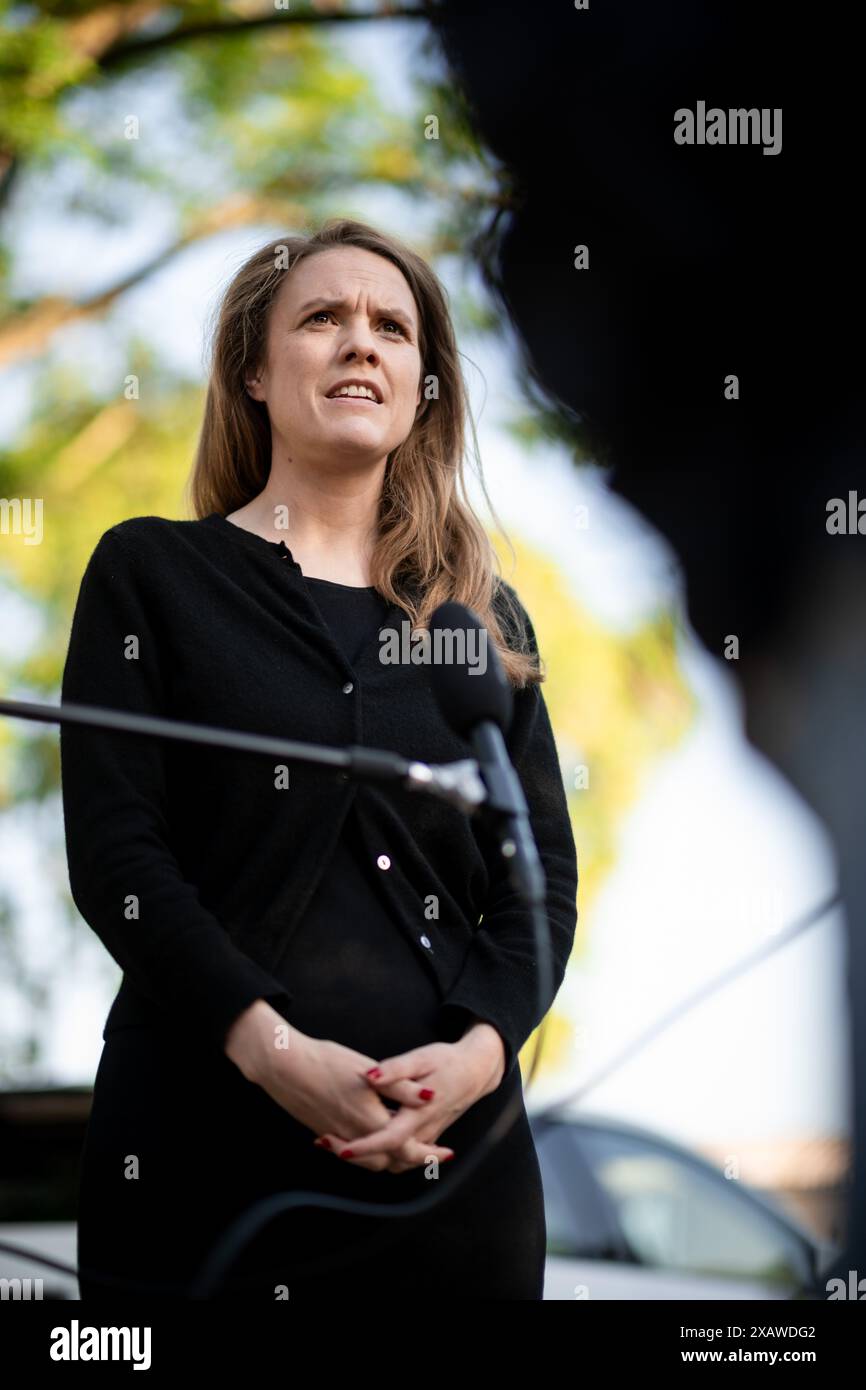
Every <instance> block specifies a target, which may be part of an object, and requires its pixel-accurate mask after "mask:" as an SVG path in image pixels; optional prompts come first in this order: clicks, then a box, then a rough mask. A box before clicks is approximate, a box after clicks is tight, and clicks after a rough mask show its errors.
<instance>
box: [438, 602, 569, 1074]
mask: <svg viewBox="0 0 866 1390" xmlns="http://www.w3.org/2000/svg"><path fill="white" fill-rule="evenodd" d="M510 592H511V593H512V595H513V596H514V597H515V599H516V595H515V594H514V590H513V589H512V590H511V591H510ZM517 602H518V604H519V612H520V614H521V617H522V621H523V622H524V623H525V625H526V632H527V636H528V639H529V645H530V649H531V650H532V651H533V652H535V653H536V654H537V652H538V644H537V641H536V637H535V630H534V628H533V626H532V623H531V621H530V619H529V615H528V614H527V612H526V609H525V608H524V607H523V605H522V604H520V603H519V600H517ZM505 742H506V746H507V748H508V751H509V753H510V755H511V759H512V762H513V764H514V766H515V768H516V770H517V773H518V776H519V778H520V782H521V785H522V787H523V791H524V794H525V796H526V801H527V805H528V807H529V818H530V824H531V827H532V831H533V834H534V836H535V841H536V844H537V846H538V853H539V856H540V858H541V862H542V867H543V868H544V873H545V877H546V906H547V915H548V923H549V927H550V948H551V951H552V966H553V969H552V979H551V988H550V989H549V991H548V992H547V997H546V998H545V999H544V1000H543V1001H542V1003H541V1006H540V1007H539V1002H538V972H537V948H536V944H535V933H534V930H533V923H532V918H531V915H530V913H529V912H528V911H527V908H526V905H525V903H524V902H523V899H522V898H521V897H520V895H519V894H518V893H517V892H516V891H515V890H514V888H512V887H511V884H510V883H509V881H508V869H507V864H506V863H505V861H504V860H502V859H501V858H499V859H498V861H497V862H494V863H493V867H492V871H491V881H490V886H489V891H488V896H487V901H486V903H485V906H484V913H483V920H482V922H481V925H480V926H479V927H478V928H476V931H475V936H474V938H473V940H472V942H471V944H470V946H469V949H468V950H467V952H466V955H465V957H464V961H463V965H462V968H461V971H460V974H459V975H458V977H457V979H456V980H455V982H454V984H453V985H452V987H451V989H450V990H449V992H448V994H447V995H446V997H445V999H444V1001H443V1003H442V1006H441V1019H442V1021H443V1023H444V1024H445V1025H446V1027H447V1028H448V1029H453V1028H455V1027H460V1025H461V1023H462V1022H464V1023H465V1020H466V1018H467V1016H468V1015H471V1016H472V1017H474V1018H476V1019H479V1020H484V1021H486V1022H487V1023H489V1024H490V1025H491V1026H492V1027H493V1028H494V1029H495V1030H496V1032H497V1033H498V1034H499V1036H500V1037H501V1039H502V1043H503V1046H504V1049H505V1067H504V1073H503V1074H507V1073H508V1072H509V1071H510V1070H511V1068H512V1067H513V1066H514V1064H515V1063H516V1061H517V1056H518V1053H519V1052H520V1049H521V1048H522V1047H523V1044H524V1043H525V1042H526V1040H527V1038H528V1037H529V1036H530V1034H531V1033H532V1031H533V1029H535V1028H536V1027H537V1026H538V1024H539V1023H540V1022H541V1020H542V1018H543V1017H544V1015H545V1013H546V1012H547V1010H548V1009H549V1007H550V1005H551V1004H552V1002H553V1000H554V998H555V997H556V994H557V992H558V990H559V987H560V985H561V984H562V980H563V978H564V976H565V969H566V966H567V964H568V960H569V957H570V955H571V950H572V947H573V944H574V934H575V928H576V925H577V903H576V898H577V881H578V874H577V851H576V848H575V843H574V833H573V831H572V828H571V820H570V817H569V813H568V804H567V802H566V798H565V788H564V786H563V781H562V773H561V771H560V767H559V756H558V753H557V749H556V742H555V739H554V736H553V730H552V728H551V724H550V716H549V714H548V711H547V705H546V702H545V700H544V696H543V693H542V690H541V687H540V686H539V685H533V686H528V687H526V688H525V689H523V690H518V691H515V692H514V718H513V720H512V724H511V728H510V729H509V731H508V734H507V735H506V740H505Z"/></svg>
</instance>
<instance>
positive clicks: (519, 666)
mask: <svg viewBox="0 0 866 1390" xmlns="http://www.w3.org/2000/svg"><path fill="white" fill-rule="evenodd" d="M336 246H357V247H360V248H361V249H362V250H364V251H372V252H373V253H374V254H375V255H377V256H383V257H384V258H385V259H386V260H388V261H391V262H392V264H393V265H395V266H397V268H398V269H399V270H400V271H402V273H403V275H404V276H405V278H406V280H407V282H408V284H409V287H410V289H411V291H412V294H413V295H414V297H415V303H416V305H417V308H418V316H419V349H420V354H421V362H422V380H424V381H425V382H427V383H428V384H429V383H433V386H432V390H431V389H430V387H429V385H428V390H427V391H424V392H422V409H421V410H419V412H418V414H417V416H416V419H415V422H414V424H413V426H412V429H411V430H410V432H409V434H408V436H407V437H406V439H404V440H403V442H402V444H399V445H398V446H397V448H395V449H394V450H392V452H391V453H390V454H389V455H388V459H387V463H386V468H385V474H384V478H383V483H382V492H381V497H380V501H379V512H378V525H377V532H376V538H375V542H374V548H373V552H372V555H371V559H370V579H371V583H372V584H373V585H374V587H375V588H376V589H377V590H378V592H379V593H380V594H382V595H383V597H385V598H386V599H387V600H388V601H389V602H391V603H397V604H398V605H399V606H400V607H402V608H403V609H404V611H405V612H406V613H407V614H408V615H409V617H410V619H411V622H412V628H413V629H415V628H428V627H429V619H430V616H431V614H432V613H433V611H434V610H435V609H436V608H437V607H438V605H439V604H440V603H444V602H446V601H447V600H454V601H455V602H457V603H462V604H465V605H466V606H467V607H469V608H472V609H473V610H474V611H475V612H476V613H477V614H478V616H479V618H480V619H481V621H482V622H483V623H484V625H485V626H486V628H487V629H488V632H489V634H490V638H491V640H492V641H493V643H494V645H495V647H496V649H497V651H498V653H499V656H500V659H501V661H502V665H503V667H504V669H505V673H506V676H507V677H508V680H509V681H510V682H511V684H512V685H514V686H517V687H518V688H520V687H523V686H526V685H531V684H535V683H538V682H540V681H542V680H544V679H545V676H544V672H543V669H542V667H541V665H540V663H539V660H538V653H537V648H536V646H535V643H534V640H533V634H531V633H528V632H527V629H526V626H525V623H524V622H523V620H522V618H521V614H520V609H519V607H518V601H517V599H516V595H515V594H514V591H513V589H511V586H510V585H508V584H506V583H505V581H504V580H503V578H502V576H501V574H500V572H499V561H498V556H497V554H496V552H495V550H494V549H493V546H492V545H491V543H490V540H489V538H488V536H487V533H486V531H485V529H484V527H483V525H482V523H481V521H480V519H479V518H478V516H477V515H476V514H475V512H474V510H473V508H472V505H471V503H470V501H469V499H468V495H467V492H466V485H465V477H464V472H463V456H464V448H465V429H466V421H467V419H468V420H469V424H470V426H471V429H472V439H473V443H474V450H475V460H476V472H477V474H478V478H479V481H480V483H481V487H482V490H483V494H484V497H485V499H486V501H487V503H488V506H490V510H491V514H492V515H493V516H494V519H495V520H496V523H497V526H498V527H499V530H500V531H501V532H502V534H503V535H504V531H503V528H502V527H501V526H500V525H499V522H498V518H496V514H495V511H494V509H493V506H492V504H491V502H490V498H489V496H488V494H487V488H486V485H485V483H484V477H483V471H482V467H481V460H480V457H479V455H478V441H477V437H476V434H475V427H474V424H473V422H472V419H471V414H470V411H469V406H468V400H467V392H466V386H465V382H464V380H463V375H462V372H461V368H460V362H459V354H458V351H457V344H456V341H455V336H454V328H453V325H452V322H451V315H450V313H449V310H448V305H447V296H446V291H445V289H444V287H443V286H442V284H441V283H440V281H439V279H438V278H437V276H436V275H435V273H434V272H433V270H432V269H431V268H430V266H429V265H428V264H427V262H426V261H425V260H424V259H423V258H422V257H421V256H419V255H418V254H417V253H416V252H415V251H413V250H412V249H411V248H410V247H409V246H407V245H405V243H403V242H401V241H400V240H398V239H397V238H396V237H393V236H386V235H384V234H383V233H381V232H378V231H376V230H375V229H374V228H373V227H369V226H367V225H366V224H365V223H362V222H356V221H351V220H349V219H345V218H335V219H332V220H330V221H328V222H326V223H324V224H323V225H322V226H321V227H320V228H319V229H318V230H317V231H315V232H312V233H311V234H310V235H309V236H289V237H285V238H283V239H281V240H278V241H276V242H268V243H267V244H266V245H264V246H262V247H260V248H259V250H257V251H256V252H254V254H253V255H252V256H250V257H249V259H248V260H247V261H245V262H244V264H243V265H242V266H241V268H240V270H238V272H237V273H236V274H235V276H234V278H233V279H232V281H231V283H230V284H229V286H228V288H227V290H226V291H225V293H224V295H223V296H222V298H221V300H220V302H219V304H218V306H217V309H216V311H215V315H214V319H213V323H212V327H211V333H210V338H211V341H210V372H209V381H208V388H207V397H206V401H205V408H204V419H203V421H202V427H201V432H200V435H199V440H198V446H197V449H196V456H195V461H194V463H193V468H192V472H191V474H190V477H189V480H188V483H187V489H186V493H187V500H188V505H189V506H190V508H191V510H192V512H193V514H194V515H195V516H196V517H198V518H202V517H205V516H209V515H210V514H211V513H212V512H219V513H220V514H221V515H222V516H226V515H227V514H228V513H230V512H233V511H236V510H237V509H238V508H239V507H242V506H244V505H245V504H246V503H247V502H250V501H252V499H253V498H254V497H257V496H258V494H259V493H260V492H261V491H262V490H263V488H264V487H265V484H266V483H267V480H268V476H269V474H270V470H271V458H272V448H271V426H270V420H269V417H268V413H267V406H266V404H265V403H264V402H263V401H256V400H253V398H252V397H251V396H250V395H249V393H248V391H247V389H246V384H245V383H246V380H247V378H248V377H249V376H252V375H254V374H255V372H256V371H258V370H259V368H260V367H261V366H262V364H263V363H264V360H265V354H266V342H267V331H268V319H269V315H270V310H271V307H272V305H273V303H274V301H275V299H276V297H277V294H278V293H279V290H280V288H281V286H282V284H283V281H284V276H285V275H287V274H290V273H291V271H292V269H293V268H294V267H295V266H296V265H297V264H298V262H299V261H301V260H303V259H304V258H305V257H307V256H314V255H317V254H319V253H320V252H322V251H326V250H329V249H331V248H332V247H336Z"/></svg>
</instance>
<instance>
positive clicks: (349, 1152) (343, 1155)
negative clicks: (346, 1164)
mask: <svg viewBox="0 0 866 1390" xmlns="http://www.w3.org/2000/svg"><path fill="white" fill-rule="evenodd" d="M340 1157H341V1158H354V1154H353V1153H352V1150H351V1149H344V1150H343V1152H342V1153H341V1154H340Z"/></svg>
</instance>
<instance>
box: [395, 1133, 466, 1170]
mask: <svg viewBox="0 0 866 1390" xmlns="http://www.w3.org/2000/svg"><path fill="white" fill-rule="evenodd" d="M453 1157H454V1150H453V1149H449V1148H445V1147H443V1146H442V1145H441V1144H424V1143H422V1142H419V1141H418V1140H411V1141H409V1142H407V1143H406V1144H404V1146H403V1148H402V1149H401V1150H400V1152H399V1153H398V1154H395V1155H394V1158H393V1160H392V1162H391V1163H390V1164H389V1165H388V1171H389V1172H391V1173H405V1172H407V1171H408V1170H409V1169H410V1168H426V1167H427V1166H428V1164H430V1163H431V1162H432V1161H435V1162H436V1163H437V1164H439V1163H448V1162H449V1161H450V1160H451V1159H452V1158H453Z"/></svg>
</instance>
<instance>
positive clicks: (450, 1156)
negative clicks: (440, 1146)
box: [442, 1154, 454, 1163]
mask: <svg viewBox="0 0 866 1390" xmlns="http://www.w3.org/2000/svg"><path fill="white" fill-rule="evenodd" d="M453 1157H454V1155H453V1154H446V1155H445V1157H444V1158H443V1160H442V1162H443V1163H447V1162H448V1160H449V1159H451V1158H453Z"/></svg>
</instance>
